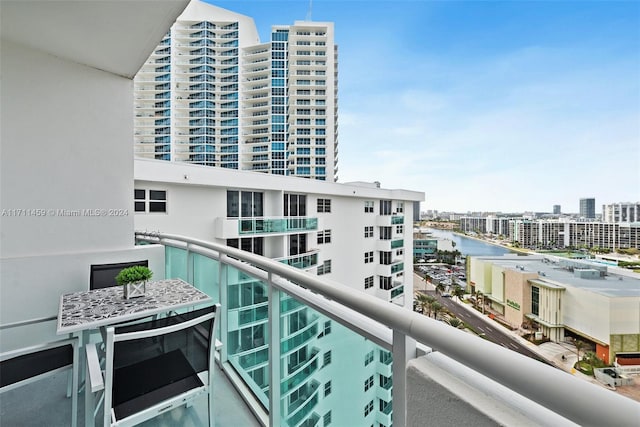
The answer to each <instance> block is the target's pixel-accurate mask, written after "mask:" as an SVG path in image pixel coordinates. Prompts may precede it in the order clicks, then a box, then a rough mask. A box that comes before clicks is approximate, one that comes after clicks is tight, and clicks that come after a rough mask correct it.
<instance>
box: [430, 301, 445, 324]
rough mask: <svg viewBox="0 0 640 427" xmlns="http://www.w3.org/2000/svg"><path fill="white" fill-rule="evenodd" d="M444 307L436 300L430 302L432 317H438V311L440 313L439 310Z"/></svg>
mask: <svg viewBox="0 0 640 427" xmlns="http://www.w3.org/2000/svg"><path fill="white" fill-rule="evenodd" d="M443 308H444V307H442V304H440V303H439V302H438V301H433V302H432V303H431V310H433V318H434V319H436V320H437V319H438V313H440V311H442V309H443Z"/></svg>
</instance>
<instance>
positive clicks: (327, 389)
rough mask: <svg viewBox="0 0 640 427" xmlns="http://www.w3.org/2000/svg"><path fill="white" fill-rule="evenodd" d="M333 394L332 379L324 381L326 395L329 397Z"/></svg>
mask: <svg viewBox="0 0 640 427" xmlns="http://www.w3.org/2000/svg"><path fill="white" fill-rule="evenodd" d="M330 394H331V380H329V381H327V382H326V383H324V397H327V396H329V395H330Z"/></svg>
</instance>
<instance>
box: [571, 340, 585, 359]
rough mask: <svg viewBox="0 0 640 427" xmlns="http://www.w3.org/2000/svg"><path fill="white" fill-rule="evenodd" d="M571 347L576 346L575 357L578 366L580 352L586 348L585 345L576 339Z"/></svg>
mask: <svg viewBox="0 0 640 427" xmlns="http://www.w3.org/2000/svg"><path fill="white" fill-rule="evenodd" d="M573 345H575V346H576V355H577V356H578V366H579V364H580V352H581V351H582V350H584V349H585V348H586V347H587V343H586V342H584V341H580V340H578V339H576V340H574V341H573Z"/></svg>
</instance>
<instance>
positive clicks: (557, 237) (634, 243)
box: [459, 216, 640, 250]
mask: <svg viewBox="0 0 640 427" xmlns="http://www.w3.org/2000/svg"><path fill="white" fill-rule="evenodd" d="M459 228H460V230H461V231H462V232H464V233H478V234H493V235H502V236H504V237H505V238H506V239H508V240H509V241H511V242H512V243H514V242H518V245H519V246H520V247H523V248H530V249H535V248H568V247H574V248H578V247H588V248H592V247H600V248H604V249H611V250H616V249H630V248H637V249H640V222H600V221H587V220H584V219H583V220H575V219H569V218H560V219H533V218H527V217H519V218H514V217H492V216H487V217H462V218H460V220H459Z"/></svg>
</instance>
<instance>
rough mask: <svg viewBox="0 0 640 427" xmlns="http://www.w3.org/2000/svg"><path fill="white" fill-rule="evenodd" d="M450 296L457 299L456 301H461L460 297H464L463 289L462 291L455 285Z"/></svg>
mask: <svg viewBox="0 0 640 427" xmlns="http://www.w3.org/2000/svg"><path fill="white" fill-rule="evenodd" d="M451 295H453V296H454V297H456V298H458V301H462V297H463V296H464V289H462V288H461V287H460V286H458V285H455V286H454V287H453V292H451Z"/></svg>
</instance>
